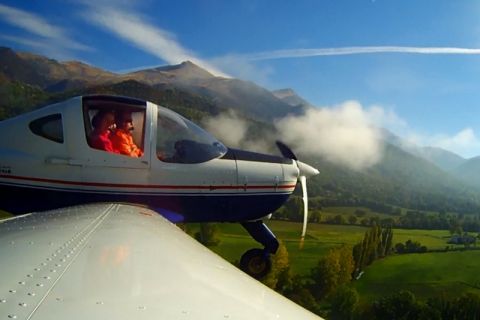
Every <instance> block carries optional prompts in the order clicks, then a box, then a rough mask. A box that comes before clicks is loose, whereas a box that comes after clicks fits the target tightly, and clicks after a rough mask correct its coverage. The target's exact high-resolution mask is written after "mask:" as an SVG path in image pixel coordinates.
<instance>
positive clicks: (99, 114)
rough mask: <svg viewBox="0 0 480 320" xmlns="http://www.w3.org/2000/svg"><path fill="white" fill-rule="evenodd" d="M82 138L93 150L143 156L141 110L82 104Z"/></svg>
mask: <svg viewBox="0 0 480 320" xmlns="http://www.w3.org/2000/svg"><path fill="white" fill-rule="evenodd" d="M84 117H85V119H84V123H85V136H86V139H87V143H88V145H89V146H90V147H91V148H93V149H97V150H102V151H105V152H110V153H116V154H119V155H124V156H130V157H135V158H138V157H141V156H143V148H144V136H145V108H144V107H143V108H141V107H138V106H133V105H129V104H126V103H121V102H119V101H108V100H93V99H92V100H87V103H84Z"/></svg>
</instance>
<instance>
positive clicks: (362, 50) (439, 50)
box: [243, 46, 480, 60]
mask: <svg viewBox="0 0 480 320" xmlns="http://www.w3.org/2000/svg"><path fill="white" fill-rule="evenodd" d="M371 53H410V54H468V55H475V54H480V49H473V48H451V47H397V46H376V47H340V48H317V49H287V50H274V51H265V52H258V53H253V54H246V55H243V57H244V58H246V59H247V60H271V59H288V58H301V57H315V56H340V55H352V54H371Z"/></svg>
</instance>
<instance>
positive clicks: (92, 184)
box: [0, 175, 296, 190]
mask: <svg viewBox="0 0 480 320" xmlns="http://www.w3.org/2000/svg"><path fill="white" fill-rule="evenodd" d="M0 178H5V179H12V180H22V181H32V182H45V183H57V184H63V185H73V186H87V187H110V188H137V189H177V190H184V189H197V190H198V189H201V190H219V189H222V190H234V189H291V188H295V186H296V184H288V185H279V186H275V185H265V186H258V185H257V186H244V185H239V186H223V185H220V186H218V185H212V186H205V185H202V186H193V185H192V186H190V185H183V186H179V185H143V184H123V183H115V184H113V183H102V182H80V181H65V180H55V179H45V178H33V177H21V176H13V175H0Z"/></svg>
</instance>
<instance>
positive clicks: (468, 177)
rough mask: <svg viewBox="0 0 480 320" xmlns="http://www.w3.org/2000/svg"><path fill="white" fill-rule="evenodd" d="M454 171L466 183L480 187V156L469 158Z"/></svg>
mask: <svg viewBox="0 0 480 320" xmlns="http://www.w3.org/2000/svg"><path fill="white" fill-rule="evenodd" d="M452 172H453V173H454V174H455V175H456V176H457V177H459V178H460V179H462V180H463V181H465V182H466V183H468V184H470V185H472V186H475V187H477V188H480V157H475V158H471V159H468V160H467V161H465V162H464V163H463V164H462V165H460V166H459V167H457V168H455V169H454V170H453V171H452Z"/></svg>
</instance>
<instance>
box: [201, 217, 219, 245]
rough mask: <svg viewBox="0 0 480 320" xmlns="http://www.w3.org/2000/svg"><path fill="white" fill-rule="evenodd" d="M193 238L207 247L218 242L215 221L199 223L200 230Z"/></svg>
mask: <svg viewBox="0 0 480 320" xmlns="http://www.w3.org/2000/svg"><path fill="white" fill-rule="evenodd" d="M195 239H197V241H198V242H200V243H202V244H204V245H206V246H207V247H211V246H216V245H218V244H219V243H220V238H219V231H218V226H217V225H216V224H215V223H200V231H199V232H197V233H195Z"/></svg>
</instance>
